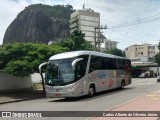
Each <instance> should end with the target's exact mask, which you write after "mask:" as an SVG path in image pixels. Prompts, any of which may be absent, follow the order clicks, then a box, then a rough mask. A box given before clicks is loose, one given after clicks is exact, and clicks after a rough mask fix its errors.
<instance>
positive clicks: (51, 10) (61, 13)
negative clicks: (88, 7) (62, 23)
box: [20, 4, 75, 20]
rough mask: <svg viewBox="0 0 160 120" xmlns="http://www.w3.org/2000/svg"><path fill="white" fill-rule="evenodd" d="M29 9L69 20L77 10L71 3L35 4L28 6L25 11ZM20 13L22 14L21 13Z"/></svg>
mask: <svg viewBox="0 0 160 120" xmlns="http://www.w3.org/2000/svg"><path fill="white" fill-rule="evenodd" d="M28 10H29V11H33V10H34V11H37V12H42V13H43V14H45V15H47V16H51V17H55V18H59V19H62V20H69V19H70V14H71V13H73V12H74V11H75V10H74V9H73V7H72V6H71V5H54V6H50V5H43V4H33V5H29V6H28V7H26V9H25V10H24V12H28ZM21 13H22V12H21ZM21 13H20V14H21Z"/></svg>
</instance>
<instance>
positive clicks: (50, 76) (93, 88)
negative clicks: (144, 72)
mask: <svg viewBox="0 0 160 120" xmlns="http://www.w3.org/2000/svg"><path fill="white" fill-rule="evenodd" d="M45 64H47V68H46V73H45V91H46V96H47V97H64V98H68V97H79V96H84V95H89V96H93V95H94V94H95V93H97V92H101V91H106V90H110V89H114V88H121V89H123V88H124V87H125V86H127V85H129V84H131V62H130V60H129V59H126V58H124V57H119V56H115V55H110V54H104V53H100V52H94V51H73V52H66V53H61V54H57V55H54V56H52V57H50V59H49V61H48V62H46V63H42V64H41V65H40V66H39V71H40V72H41V67H42V66H43V65H45Z"/></svg>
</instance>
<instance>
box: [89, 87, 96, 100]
mask: <svg viewBox="0 0 160 120" xmlns="http://www.w3.org/2000/svg"><path fill="white" fill-rule="evenodd" d="M94 93H95V87H94V85H90V87H89V90H88V96H89V97H92V96H93V95H94Z"/></svg>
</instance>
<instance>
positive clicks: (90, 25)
mask: <svg viewBox="0 0 160 120" xmlns="http://www.w3.org/2000/svg"><path fill="white" fill-rule="evenodd" d="M70 17H71V20H70V33H73V31H74V30H76V29H79V30H80V31H82V33H84V34H85V39H86V40H87V41H90V42H91V43H92V44H94V38H95V30H94V28H95V27H97V26H100V13H98V12H94V10H92V9H90V8H89V9H85V8H83V10H76V11H75V12H74V13H72V14H71V16H70ZM96 36H98V32H96Z"/></svg>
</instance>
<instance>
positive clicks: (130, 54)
mask: <svg viewBox="0 0 160 120" xmlns="http://www.w3.org/2000/svg"><path fill="white" fill-rule="evenodd" d="M157 53H159V49H158V45H153V44H148V43H145V44H141V45H131V46H129V47H127V48H126V49H125V54H126V57H127V58H140V57H154V56H155V55H156V54H157Z"/></svg>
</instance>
